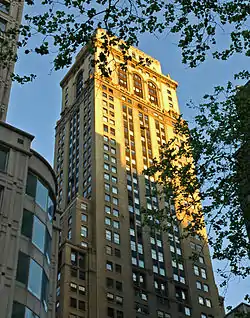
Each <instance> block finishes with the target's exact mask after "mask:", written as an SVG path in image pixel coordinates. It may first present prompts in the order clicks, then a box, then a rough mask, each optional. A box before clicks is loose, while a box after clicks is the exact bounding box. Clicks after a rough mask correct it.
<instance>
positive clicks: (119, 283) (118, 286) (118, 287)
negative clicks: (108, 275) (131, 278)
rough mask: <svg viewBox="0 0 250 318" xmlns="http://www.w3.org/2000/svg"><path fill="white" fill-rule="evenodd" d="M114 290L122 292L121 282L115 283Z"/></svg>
mask: <svg viewBox="0 0 250 318" xmlns="http://www.w3.org/2000/svg"><path fill="white" fill-rule="evenodd" d="M116 289H117V290H119V291H122V283H121V282H118V281H116Z"/></svg>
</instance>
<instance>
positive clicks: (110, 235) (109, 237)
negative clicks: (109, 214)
mask: <svg viewBox="0 0 250 318" xmlns="http://www.w3.org/2000/svg"><path fill="white" fill-rule="evenodd" d="M105 233H106V240H108V241H111V240H112V232H111V231H109V230H106V232H105Z"/></svg>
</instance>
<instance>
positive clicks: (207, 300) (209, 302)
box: [206, 298, 212, 308]
mask: <svg viewBox="0 0 250 318" xmlns="http://www.w3.org/2000/svg"><path fill="white" fill-rule="evenodd" d="M206 306H207V307H210V308H211V307H212V303H211V300H210V299H207V298H206Z"/></svg>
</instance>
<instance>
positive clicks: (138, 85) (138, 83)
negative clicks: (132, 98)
mask: <svg viewBox="0 0 250 318" xmlns="http://www.w3.org/2000/svg"><path fill="white" fill-rule="evenodd" d="M133 80H134V93H135V95H137V96H139V97H141V98H143V92H142V80H141V77H140V76H139V75H137V74H135V73H134V74H133Z"/></svg>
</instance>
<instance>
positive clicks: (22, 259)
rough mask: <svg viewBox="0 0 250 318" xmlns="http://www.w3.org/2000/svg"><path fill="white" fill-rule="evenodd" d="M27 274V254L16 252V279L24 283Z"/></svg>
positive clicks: (26, 281) (25, 282)
mask: <svg viewBox="0 0 250 318" xmlns="http://www.w3.org/2000/svg"><path fill="white" fill-rule="evenodd" d="M28 276H29V256H28V255H26V254H24V253H22V252H19V253H18V263H17V273H16V280H17V281H18V282H21V283H23V284H25V285H27V283H28Z"/></svg>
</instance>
